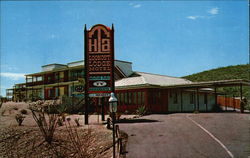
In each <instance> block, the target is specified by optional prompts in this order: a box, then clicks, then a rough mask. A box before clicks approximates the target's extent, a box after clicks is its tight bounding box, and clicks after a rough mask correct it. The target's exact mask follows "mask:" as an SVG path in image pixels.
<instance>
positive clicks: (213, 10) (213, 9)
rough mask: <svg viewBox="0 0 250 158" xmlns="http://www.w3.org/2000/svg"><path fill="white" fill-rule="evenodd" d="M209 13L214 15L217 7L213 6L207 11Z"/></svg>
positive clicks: (216, 12) (217, 9)
mask: <svg viewBox="0 0 250 158" xmlns="http://www.w3.org/2000/svg"><path fill="white" fill-rule="evenodd" d="M207 12H208V13H209V14H212V15H216V14H218V13H219V8H218V7H215V8H212V9H210V10H208V11H207Z"/></svg>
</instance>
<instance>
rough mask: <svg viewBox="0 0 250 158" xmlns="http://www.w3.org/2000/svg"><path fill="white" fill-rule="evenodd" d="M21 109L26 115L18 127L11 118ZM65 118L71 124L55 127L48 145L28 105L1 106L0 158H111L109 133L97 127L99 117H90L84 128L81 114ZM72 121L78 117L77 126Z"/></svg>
mask: <svg viewBox="0 0 250 158" xmlns="http://www.w3.org/2000/svg"><path fill="white" fill-rule="evenodd" d="M23 109H25V110H27V114H25V115H24V116H25V118H24V121H23V123H22V125H21V126H18V123H17V122H16V120H15V116H16V114H18V113H21V110H23ZM66 118H71V121H68V122H67V121H65V122H63V124H64V125H63V126H58V127H57V129H56V130H55V134H54V139H53V141H52V143H51V144H49V143H47V142H45V141H44V137H43V135H42V133H41V131H40V130H39V128H38V126H37V124H36V122H35V121H34V119H33V116H32V112H31V111H30V110H29V109H28V103H24V102H21V103H14V102H7V103H4V104H3V105H2V107H1V109H0V157H1V158H2V157H3V158H5V157H6V158H7V157H11V158H15V157H28V158H33V157H34V158H44V157H86V158H87V157H91V158H110V157H112V131H110V130H107V129H106V127H105V126H104V125H102V124H101V121H100V120H101V117H97V116H90V117H89V122H90V125H84V123H83V120H84V116H83V115H67V116H66ZM75 118H79V123H80V127H77V126H76V123H75V122H74V119H75ZM98 118H99V123H98ZM65 124H67V127H68V128H66V125H65ZM77 138H79V139H77ZM79 146H80V148H79ZM79 150H82V151H81V152H79ZM79 153H82V155H79ZM84 154H85V155H84Z"/></svg>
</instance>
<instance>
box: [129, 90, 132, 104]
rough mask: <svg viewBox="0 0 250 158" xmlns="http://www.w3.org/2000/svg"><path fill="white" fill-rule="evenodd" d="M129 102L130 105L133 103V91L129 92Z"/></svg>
mask: <svg viewBox="0 0 250 158" xmlns="http://www.w3.org/2000/svg"><path fill="white" fill-rule="evenodd" d="M128 104H129V105H131V104H132V93H131V92H129V93H128Z"/></svg>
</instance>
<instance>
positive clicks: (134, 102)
mask: <svg viewBox="0 0 250 158" xmlns="http://www.w3.org/2000/svg"><path fill="white" fill-rule="evenodd" d="M136 93H137V92H134V93H133V104H134V105H136V104H137V95H136Z"/></svg>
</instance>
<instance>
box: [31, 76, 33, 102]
mask: <svg viewBox="0 0 250 158" xmlns="http://www.w3.org/2000/svg"><path fill="white" fill-rule="evenodd" d="M33 85H34V83H33V76H32V91H31V95H32V99H31V100H32V101H34V99H33Z"/></svg>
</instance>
